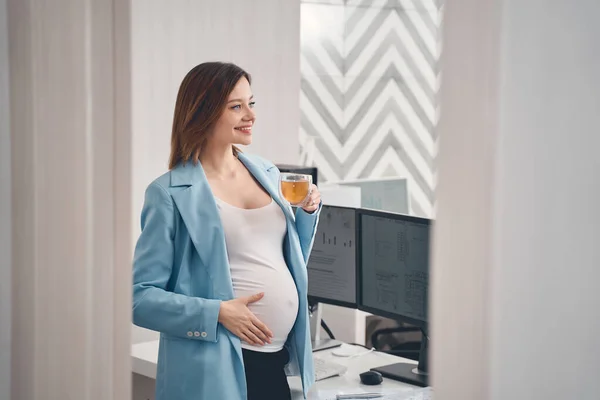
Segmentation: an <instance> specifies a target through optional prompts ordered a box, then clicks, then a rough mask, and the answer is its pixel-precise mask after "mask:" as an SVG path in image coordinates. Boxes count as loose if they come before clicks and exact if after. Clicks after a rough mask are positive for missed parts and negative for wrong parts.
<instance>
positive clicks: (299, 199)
mask: <svg viewBox="0 0 600 400" xmlns="http://www.w3.org/2000/svg"><path fill="white" fill-rule="evenodd" d="M311 186H312V175H305V174H294V173H289V172H282V173H281V175H280V176H279V191H280V194H281V197H283V198H284V199H285V200H286V201H287V202H288V203H290V205H292V206H294V207H302V206H303V205H304V203H305V202H306V201H307V200H308V196H309V195H310V188H311Z"/></svg>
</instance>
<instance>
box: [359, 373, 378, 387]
mask: <svg viewBox="0 0 600 400" xmlns="http://www.w3.org/2000/svg"><path fill="white" fill-rule="evenodd" d="M359 376H360V381H361V383H363V384H365V385H379V384H380V383H381V382H383V378H382V377H381V374H380V373H379V372H377V371H367V372H363V373H362V374H360V375H359Z"/></svg>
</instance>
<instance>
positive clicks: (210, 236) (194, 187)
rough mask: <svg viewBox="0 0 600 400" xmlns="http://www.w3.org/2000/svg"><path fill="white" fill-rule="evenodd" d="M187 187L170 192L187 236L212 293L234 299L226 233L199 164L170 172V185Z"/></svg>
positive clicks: (180, 167) (179, 167)
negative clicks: (208, 278) (211, 284)
mask: <svg viewBox="0 0 600 400" xmlns="http://www.w3.org/2000/svg"><path fill="white" fill-rule="evenodd" d="M187 185H189V187H188V188H186V189H183V190H181V191H177V192H175V193H173V199H174V201H175V204H176V205H177V209H178V210H179V213H180V214H181V218H182V219H183V222H184V224H185V226H186V228H187V231H188V233H189V235H190V239H191V240H192V243H193V244H194V247H195V248H196V251H197V252H198V255H199V256H200V260H201V261H202V264H204V265H205V266H206V268H207V269H208V271H209V275H210V276H211V278H212V280H213V282H214V283H215V287H214V289H215V291H216V292H217V293H215V294H216V295H217V296H218V297H219V298H221V299H224V300H229V299H233V297H234V293H233V286H232V284H231V273H230V271H229V264H228V257H227V247H226V244H225V234H224V232H223V226H222V224H221V217H220V216H219V210H218V208H217V203H216V201H215V198H214V196H213V194H212V190H211V188H210V185H209V184H208V180H207V179H206V175H205V173H204V169H203V168H202V165H201V164H200V163H198V165H192V164H191V163H188V164H187V165H186V166H185V167H184V166H178V167H176V168H175V169H174V170H173V171H171V186H187Z"/></svg>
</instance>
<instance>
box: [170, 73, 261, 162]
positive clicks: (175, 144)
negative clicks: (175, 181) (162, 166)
mask: <svg viewBox="0 0 600 400" xmlns="http://www.w3.org/2000/svg"><path fill="white" fill-rule="evenodd" d="M241 78H246V79H247V80H248V83H251V80H250V74H248V73H247V72H246V71H244V70H243V69H241V68H240V67H238V66H237V65H235V64H231V63H222V62H206V63H202V64H199V65H197V66H195V67H194V68H192V70H191V71H190V72H188V73H187V75H186V76H185V78H183V81H182V82H181V86H180V87H179V93H178V94H177V102H176V103H175V113H174V116H173V131H172V133H171V155H170V157H169V169H173V168H175V167H176V166H177V165H178V164H180V163H182V162H183V163H187V162H188V161H190V160H191V161H192V162H193V163H194V164H197V163H198V158H199V157H200V151H201V150H202V147H203V145H204V144H205V143H206V140H207V138H208V135H209V134H210V132H211V129H212V127H213V126H214V124H215V123H216V122H217V120H218V119H219V117H220V116H221V114H222V113H223V111H224V110H225V106H226V104H227V98H228V97H229V95H230V94H231V92H232V91H233V88H234V87H235V85H236V84H237V83H238V81H239V80H240V79H241ZM239 151H240V150H239V149H238V148H237V147H235V146H234V148H233V153H234V154H235V155H237V153H238V152H239Z"/></svg>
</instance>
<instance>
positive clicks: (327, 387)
mask: <svg viewBox="0 0 600 400" xmlns="http://www.w3.org/2000/svg"><path fill="white" fill-rule="evenodd" d="M360 349H362V350H365V349H363V348H362V347H360ZM331 352H332V350H331V349H330V350H323V351H319V352H316V353H314V354H315V356H316V357H320V358H324V359H326V360H332V361H335V362H337V363H339V364H342V365H345V366H347V367H348V371H347V372H346V373H345V374H344V375H343V376H336V377H333V378H327V379H323V380H320V381H318V382H316V383H315V384H314V385H313V386H312V387H311V389H310V392H309V396H308V398H309V399H317V398H318V397H317V394H318V392H319V391H331V390H340V391H344V392H350V393H352V392H353V390H356V389H364V390H367V391H369V392H378V391H381V390H390V389H397V390H406V391H409V390H412V389H414V388H415V386H412V385H407V384H405V383H402V382H398V381H394V380H391V379H386V378H383V382H382V384H381V385H377V386H366V385H363V384H361V383H360V378H359V376H358V375H359V374H360V373H361V372H364V371H368V370H369V369H370V368H374V367H380V366H383V365H387V364H393V363H397V362H409V363H413V364H415V365H416V362H414V361H412V360H407V359H404V358H400V357H396V356H392V355H389V354H385V353H380V352H377V351H373V352H371V353H369V354H366V355H362V356H358V357H353V358H344V357H337V356H334V355H333V354H331ZM131 357H132V369H133V372H134V373H136V374H139V375H142V376H145V377H147V378H151V379H156V362H157V359H158V340H155V341H152V342H145V343H139V344H135V345H133V346H132V347H131ZM288 381H289V384H290V389H291V391H292V399H294V400H296V399H298V400H301V399H303V396H302V383H301V382H300V377H297V376H293V377H290V378H288ZM136 391H139V392H141V391H144V394H143V395H136ZM149 391H150V389H149V388H145V389H141V388H136V387H135V385H134V388H133V400H137V399H142V398H143V399H144V400H146V399H154V397H153V395H152V397H150V396H149V395H148V393H149Z"/></svg>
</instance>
